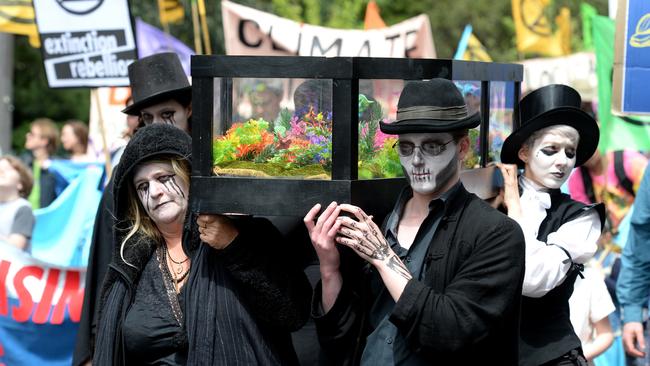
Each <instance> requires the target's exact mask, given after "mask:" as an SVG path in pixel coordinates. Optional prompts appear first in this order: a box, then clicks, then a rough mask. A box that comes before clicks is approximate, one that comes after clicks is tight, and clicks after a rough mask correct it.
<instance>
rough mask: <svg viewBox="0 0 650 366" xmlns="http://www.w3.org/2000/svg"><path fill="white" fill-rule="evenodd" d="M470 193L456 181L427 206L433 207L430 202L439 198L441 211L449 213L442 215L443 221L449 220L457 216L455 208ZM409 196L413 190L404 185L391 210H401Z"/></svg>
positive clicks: (411, 195)
mask: <svg viewBox="0 0 650 366" xmlns="http://www.w3.org/2000/svg"><path fill="white" fill-rule="evenodd" d="M470 194H471V193H469V192H468V191H467V190H466V189H465V186H463V183H462V182H460V181H458V183H456V184H454V186H453V187H451V188H450V189H449V190H448V191H447V192H445V193H443V194H442V195H441V197H439V198H436V199H433V200H432V201H431V203H430V204H429V208H430V209H432V208H433V207H434V206H432V203H433V202H436V201H438V200H440V201H442V202H443V203H444V208H443V212H445V214H447V213H449V215H447V216H445V217H444V218H445V221H449V220H451V219H453V220H456V219H457V218H458V210H457V208H458V207H459V206H460V205H464V204H465V201H466V199H467V198H468V197H469V195H470ZM411 197H413V190H412V189H411V187H410V186H406V187H404V189H403V190H402V193H400V196H399V198H398V204H396V205H395V208H394V209H393V210H396V209H397V210H402V209H403V208H404V207H405V206H406V202H407V201H408V200H409V199H410V198H411ZM400 202H403V204H400Z"/></svg>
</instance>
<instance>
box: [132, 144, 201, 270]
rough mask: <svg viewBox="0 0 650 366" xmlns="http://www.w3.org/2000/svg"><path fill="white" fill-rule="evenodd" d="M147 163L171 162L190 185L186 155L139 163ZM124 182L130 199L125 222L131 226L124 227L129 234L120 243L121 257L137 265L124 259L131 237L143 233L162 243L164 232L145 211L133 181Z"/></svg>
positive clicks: (158, 158)
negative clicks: (161, 231)
mask: <svg viewBox="0 0 650 366" xmlns="http://www.w3.org/2000/svg"><path fill="white" fill-rule="evenodd" d="M145 163H146V164H149V163H171V165H172V169H173V170H174V173H175V174H176V175H177V176H178V177H179V178H180V179H181V181H183V183H185V185H186V186H187V187H189V185H190V164H189V162H188V161H187V160H186V159H185V158H184V157H180V156H171V157H169V158H160V157H157V158H156V159H153V160H147V161H143V162H141V163H140V164H138V165H141V164H145ZM134 169H135V168H134ZM130 176H131V174H129V175H128V176H126V177H124V178H123V180H124V179H129V177H130ZM123 184H126V190H127V195H126V199H127V200H128V207H127V209H126V218H125V222H128V223H129V226H128V227H127V228H125V229H124V231H127V234H126V236H125V237H124V239H123V240H122V243H121V244H120V257H121V258H122V260H123V261H124V263H126V264H128V265H129V266H131V267H135V266H134V265H132V264H131V263H129V262H127V261H126V259H124V249H125V246H126V243H127V242H128V241H129V239H131V238H132V237H133V236H134V235H135V234H136V233H141V234H142V235H143V236H144V237H146V238H149V239H151V240H154V241H155V242H157V243H160V242H162V241H163V237H162V234H161V233H160V230H158V227H157V226H156V224H155V223H154V222H153V221H152V220H151V218H150V217H149V215H148V214H147V211H145V209H144V207H143V206H142V202H140V198H139V197H138V193H137V192H136V189H135V186H134V185H133V182H127V181H124V183H123Z"/></svg>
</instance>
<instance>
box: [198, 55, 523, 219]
mask: <svg viewBox="0 0 650 366" xmlns="http://www.w3.org/2000/svg"><path fill="white" fill-rule="evenodd" d="M522 76H523V69H522V67H521V66H520V65H510V64H496V63H479V62H468V61H455V60H435V59H427V60H425V59H417V60H416V59H386V58H363V57H333V58H323V57H259V56H193V57H192V81H193V82H192V84H193V105H192V107H193V121H192V125H193V127H192V137H193V171H192V197H191V204H192V206H193V209H194V210H196V211H198V212H210V213H223V212H229V213H230V212H240V213H248V214H261V215H299V216H302V215H304V214H305V213H306V212H307V211H308V210H309V208H311V206H313V204H315V203H324V204H326V203H329V202H331V201H333V200H336V201H337V202H349V203H353V204H357V205H360V206H361V207H363V208H364V209H366V210H368V212H375V213H377V214H378V215H379V214H380V213H382V212H387V211H388V210H389V209H390V208H391V207H392V205H393V203H394V200H395V198H396V197H397V195H398V194H399V193H400V191H401V189H402V188H403V187H404V186H405V185H406V181H405V180H404V178H402V177H403V172H402V168H401V165H400V163H399V158H398V155H397V152H396V150H395V149H394V145H395V142H396V141H397V136H395V135H387V134H384V133H383V132H382V131H381V130H380V128H379V122H380V121H383V122H385V123H390V122H392V121H394V120H395V116H396V112H397V102H398V99H399V95H400V93H401V91H402V89H403V88H404V85H405V83H407V82H408V81H409V80H422V79H430V78H433V77H446V78H449V79H451V80H454V81H455V83H456V85H457V87H458V89H459V90H460V91H461V93H462V94H463V96H464V97H465V99H466V102H467V105H468V106H469V108H470V112H472V113H473V112H477V113H480V114H481V116H482V119H483V121H482V123H481V126H480V128H477V129H474V130H471V131H470V139H471V141H472V153H471V154H470V156H469V157H468V159H466V168H467V169H474V168H479V167H484V166H485V165H486V164H487V163H488V162H490V161H494V160H497V159H498V151H500V145H499V144H502V143H503V139H504V138H505V136H507V134H509V133H510V131H512V128H513V126H514V123H516V121H515V119H514V118H513V116H514V113H513V110H514V103H513V102H512V101H514V100H517V98H518V96H519V85H520V82H521V78H522ZM507 101H511V103H510V104H508V102H507ZM497 145H499V146H497Z"/></svg>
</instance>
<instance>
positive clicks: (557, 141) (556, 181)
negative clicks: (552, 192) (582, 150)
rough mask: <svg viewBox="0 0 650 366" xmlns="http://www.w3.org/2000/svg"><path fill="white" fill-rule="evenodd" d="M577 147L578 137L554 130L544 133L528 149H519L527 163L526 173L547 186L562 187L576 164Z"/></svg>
mask: <svg viewBox="0 0 650 366" xmlns="http://www.w3.org/2000/svg"><path fill="white" fill-rule="evenodd" d="M576 135H577V131H576ZM533 138H535V136H533ZM577 148H578V142H577V139H572V138H570V137H569V136H567V135H565V134H563V133H557V132H554V131H552V130H551V131H548V132H545V133H543V134H542V135H541V136H539V137H536V138H535V140H534V141H533V143H532V145H528V151H525V149H526V148H525V147H524V148H523V149H522V150H520V151H519V154H520V158H521V159H522V160H523V161H524V162H525V163H526V168H525V171H524V175H525V176H526V178H528V179H530V180H532V181H533V182H535V183H537V184H539V185H541V186H544V187H546V188H550V189H558V188H560V187H561V186H562V184H564V182H565V181H566V180H567V179H568V178H569V174H570V173H571V170H572V169H573V167H574V166H575V164H576V150H577Z"/></svg>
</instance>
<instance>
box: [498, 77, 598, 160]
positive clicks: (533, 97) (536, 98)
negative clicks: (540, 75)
mask: <svg viewBox="0 0 650 366" xmlns="http://www.w3.org/2000/svg"><path fill="white" fill-rule="evenodd" d="M580 103H581V99H580V94H578V92H577V91H575V89H573V88H571V87H569V86H566V85H559V84H555V85H548V86H544V87H541V88H539V89H537V90H535V91H533V92H531V93H530V94H528V95H526V96H525V97H524V98H523V99H522V100H521V102H519V115H520V117H521V118H520V121H521V127H519V129H517V130H516V131H514V132H513V133H512V134H510V136H508V138H507V139H506V140H505V141H504V142H503V148H502V149H501V161H502V162H504V163H507V164H517V165H518V166H519V167H523V166H524V165H525V164H524V162H523V161H521V159H519V156H518V155H519V149H521V145H522V144H523V143H524V142H526V140H527V139H528V137H530V136H531V135H532V134H533V133H534V132H535V131H538V130H541V129H543V128H546V127H550V126H554V125H566V126H571V127H573V128H575V129H576V130H577V131H578V134H579V135H580V140H579V142H578V150H577V151H576V166H580V165H582V164H583V163H584V162H586V161H587V160H589V158H590V157H591V156H592V155H593V154H594V152H595V151H596V148H597V147H598V139H599V138H600V132H599V130H598V124H597V123H596V120H594V119H593V117H591V116H590V115H589V114H587V113H586V112H584V111H583V110H581V109H580Z"/></svg>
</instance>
